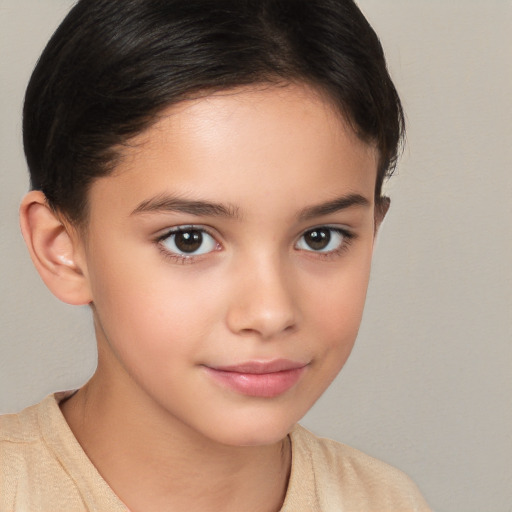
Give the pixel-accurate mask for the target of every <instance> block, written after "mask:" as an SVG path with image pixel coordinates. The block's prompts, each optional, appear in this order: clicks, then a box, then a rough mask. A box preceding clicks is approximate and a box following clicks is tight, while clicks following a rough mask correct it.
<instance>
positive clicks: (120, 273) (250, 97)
mask: <svg viewBox="0 0 512 512" xmlns="http://www.w3.org/2000/svg"><path fill="white" fill-rule="evenodd" d="M376 168H377V152H376V150H375V149H374V148H373V147H371V146H368V145H366V144H364V143H363V142H361V141H360V140H359V139H358V138H357V137H356V136H355V135H354V133H353V132H352V131H351V130H350V128H348V126H347V125H346V124H345V122H344V121H343V120H342V118H341V117H340V116H339V115H338V114H337V113H336V111H335V110H334V109H333V108H332V107H331V106H330V105H329V103H328V102H326V101H325V100H323V99H322V98H321V97H320V96H319V95H317V94H316V93H315V92H314V91H312V90H310V89H307V88H306V87H300V86H295V85H293V86H292V85H289V86H287V87H270V86H269V87H265V88H263V87H260V88H241V89H237V90H234V91H228V92H223V93H217V94H215V95H211V96H208V97H204V98H201V99H195V100H191V101H187V102H182V103H180V104H178V105H176V106H173V107H172V108H170V109H168V110H167V111H165V112H164V113H163V114H162V115H161V118H160V119H159V121H158V123H157V124H156V125H154V126H153V127H152V128H150V129H149V130H148V131H147V132H145V133H144V134H142V135H140V136H138V137H137V139H136V140H134V141H133V144H131V145H130V147H129V148H127V149H126V151H125V153H124V157H123V159H122V160H121V162H120V164H119V166H118V167H117V168H116V170H115V172H114V173H113V174H112V175H110V176H108V177H105V178H100V179H98V180H97V181H96V182H94V183H93V185H92V188H91V190H90V194H89V204H90V217H89V223H88V228H87V234H86V235H84V236H85V237H86V239H85V243H84V245H83V251H84V258H85V259H84V261H85V264H84V274H85V276H86V279H87V280H88V283H89V288H90V290H91V300H92V302H93V305H94V315H95V324H96V331H97V338H98V344H99V372H104V373H105V374H108V373H109V372H110V374H112V375H115V380H116V382H117V384H116V386H114V387H112V388H111V389H109V390H106V391H105V392H106V393H115V392H116V391H115V390H120V389H122V390H123V393H125V394H126V393H129V394H130V393H131V394H132V395H133V396H134V397H135V395H136V400H135V402H137V403H139V404H143V405H144V407H146V409H151V408H153V409H154V410H158V411H159V414H161V415H162V414H163V415H164V416H165V417H166V418H167V420H168V423H169V425H179V426H180V428H182V429H185V430H188V431H190V432H193V433H194V434H195V435H197V434H199V435H201V436H204V437H206V438H208V439H210V440H213V441H215V442H219V443H223V444H229V445H258V444H266V443H272V442H275V441H277V440H279V439H282V438H283V437H284V436H285V435H286V434H287V433H288V432H289V430H290V429H291V428H292V426H293V425H294V424H295V423H296V422H297V421H298V420H299V419H300V418H301V417H302V416H303V415H304V414H305V413H306V412H307V410H308V409H309V408H310V407H311V406H312V405H313V403H314V402H315V401H316V400H317V399H318V397H319V396H320V395H321V394H322V392H323V391H324V390H325V389H326V388H327V386H328V385H329V384H330V382H331V381H332V380H333V379H334V377H335V376H336V374H337V373H338V372H339V370H340V369H341V368H342V366H343V364H344V363H345V361H346V360H347V357H348V356H349V353H350V351H351V349H352V346H353V344H354V340H355V338H356V334H357V331H358V327H359V323H360V320H361V315H362V311H363V304H364V300H365V295H366V288H367V283H368V278H369V272H370V262H371V256H372V249H373V241H374V229H375V219H374V210H375V208H374V201H373V191H374V186H375V179H376Z"/></svg>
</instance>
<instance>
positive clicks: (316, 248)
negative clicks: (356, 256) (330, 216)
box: [295, 226, 354, 253]
mask: <svg viewBox="0 0 512 512" xmlns="http://www.w3.org/2000/svg"><path fill="white" fill-rule="evenodd" d="M353 237H354V235H352V234H351V233H349V232H348V231H345V230H343V229H340V228H330V227H328V226H320V227H318V228H313V229H308V230H307V231H306V232H305V233H304V234H303V235H302V236H301V237H300V238H299V240H298V242H297V244H296V246H295V247H296V248H297V249H300V250H302V251H310V252H324V253H329V252H335V251H337V250H338V249H341V248H343V247H345V246H346V245H348V243H349V242H350V240H351V239H352V238H353Z"/></svg>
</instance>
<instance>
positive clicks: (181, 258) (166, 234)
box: [154, 224, 221, 263]
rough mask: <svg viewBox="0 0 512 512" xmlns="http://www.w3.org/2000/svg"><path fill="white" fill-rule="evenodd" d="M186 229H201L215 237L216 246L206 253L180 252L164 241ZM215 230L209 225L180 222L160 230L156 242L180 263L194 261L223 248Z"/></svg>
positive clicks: (171, 257) (165, 253) (163, 251)
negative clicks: (169, 246) (167, 245)
mask: <svg viewBox="0 0 512 512" xmlns="http://www.w3.org/2000/svg"><path fill="white" fill-rule="evenodd" d="M186 231H199V232H201V233H205V234H206V235H208V236H209V237H211V238H212V239H213V241H214V242H215V245H216V246H215V248H214V249H212V250H210V251H207V252H205V253H200V254H197V253H190V254H186V253H180V252H175V251H172V250H170V249H169V248H168V247H166V246H165V244H164V241H165V240H167V239H169V238H170V237H171V236H173V235H176V234H178V233H182V232H186ZM212 231H213V230H210V229H209V228H208V227H207V226H204V225H197V224H180V225H178V226H173V227H172V228H167V229H165V230H164V231H160V234H159V235H157V236H156V238H155V240H154V241H155V243H156V244H157V246H158V248H159V250H160V252H161V253H162V254H163V255H164V256H165V257H167V258H169V259H171V260H173V261H174V262H178V263H193V262H195V261H197V260H200V259H202V258H204V257H206V256H208V255H209V254H211V253H212V252H215V251H218V250H220V249H221V244H220V243H219V241H218V236H216V235H215V234H214V233H212Z"/></svg>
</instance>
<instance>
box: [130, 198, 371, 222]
mask: <svg viewBox="0 0 512 512" xmlns="http://www.w3.org/2000/svg"><path fill="white" fill-rule="evenodd" d="M353 206H366V207H368V206H370V201H368V199H366V198H365V197H363V196H362V195H360V194H349V195H347V196H341V197H338V198H336V199H333V200H331V201H327V202H325V203H321V204H317V205H313V206H308V207H306V208H304V209H302V210H301V211H300V213H299V219H300V220H310V219H313V218H315V217H322V216H323V215H329V214H331V213H336V212H338V211H340V210H345V209H347V208H350V207H353ZM152 212H155V213H166V212H179V213H187V214H189V215H196V216H198V217H199V216H204V217H226V218H231V219H240V218H241V214H240V209H239V208H238V207H237V206H235V205H230V204H221V203H212V202H210V201H201V200H190V199H184V198H180V197H176V196H170V195H159V196H155V197H152V198H151V199H147V200H145V201H142V202H141V203H140V204H139V205H138V206H137V207H136V208H135V209H134V210H133V211H132V213H131V215H137V214H143V213H152Z"/></svg>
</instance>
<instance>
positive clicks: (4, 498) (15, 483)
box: [0, 394, 80, 511]
mask: <svg viewBox="0 0 512 512" xmlns="http://www.w3.org/2000/svg"><path fill="white" fill-rule="evenodd" d="M59 397H60V395H59V394H56V395H50V396H48V397H47V398H45V399H44V400H43V401H42V402H41V403H39V404H37V405H33V406H31V407H28V408H26V409H24V410H23V411H21V412H20V413H17V414H6V415H3V416H0V460H1V461H2V463H1V464H0V510H12V511H17V510H41V509H42V508H41V506H40V505H41V503H43V504H46V503H49V504H50V505H51V506H48V507H46V508H45V509H47V510H55V511H60V510H66V505H65V504H64V501H66V500H67V503H68V504H71V505H72V506H74V505H75V504H78V503H80V502H79V500H78V497H75V495H76V493H75V492H73V482H72V481H71V479H70V477H69V475H68V474H67V472H66V470H65V469H64V467H63V464H62V461H61V460H60V458H59V457H58V456H57V455H56V453H55V450H54V449H53V444H54V443H53V442H52V436H58V435H59V431H60V430H62V428H63V427H62V425H61V424H62V423H63V420H60V419H59V414H60V412H59V406H58V398H59ZM55 495H56V496H60V497H62V500H53V501H49V500H48V499H47V497H48V496H50V497H51V496H55ZM61 502H62V503H61ZM68 510H69V509H68ZM76 510H79V508H76Z"/></svg>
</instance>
